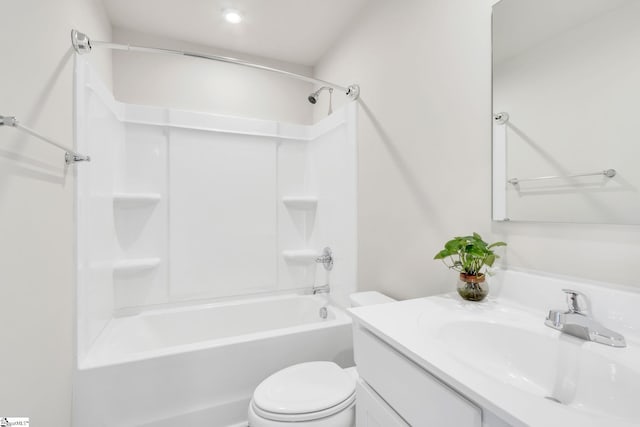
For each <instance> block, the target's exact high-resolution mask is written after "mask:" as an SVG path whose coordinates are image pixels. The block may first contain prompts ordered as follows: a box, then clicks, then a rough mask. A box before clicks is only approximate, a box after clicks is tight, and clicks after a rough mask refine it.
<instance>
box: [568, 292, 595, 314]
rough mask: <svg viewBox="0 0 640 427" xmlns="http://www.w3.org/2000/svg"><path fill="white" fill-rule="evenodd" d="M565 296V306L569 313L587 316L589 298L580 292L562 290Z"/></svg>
mask: <svg viewBox="0 0 640 427" xmlns="http://www.w3.org/2000/svg"><path fill="white" fill-rule="evenodd" d="M562 291H563V292H564V293H565V294H567V305H568V306H569V311H570V312H571V313H577V314H583V315H585V316H586V315H588V314H589V311H590V307H589V298H587V296H586V295H585V294H583V293H582V292H578V291H574V290H573V289H563V290H562ZM580 297H582V301H583V304H581V303H580Z"/></svg>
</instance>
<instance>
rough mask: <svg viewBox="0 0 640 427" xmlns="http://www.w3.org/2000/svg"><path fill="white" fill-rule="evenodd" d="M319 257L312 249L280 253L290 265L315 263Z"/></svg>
mask: <svg viewBox="0 0 640 427" xmlns="http://www.w3.org/2000/svg"><path fill="white" fill-rule="evenodd" d="M320 255H321V254H320V253H319V252H318V251H315V250H313V249H299V250H289V251H282V257H283V258H284V259H285V261H287V262H288V263H291V264H311V263H313V262H315V261H316V259H317V258H318V257H319V256H320Z"/></svg>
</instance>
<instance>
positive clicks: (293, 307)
mask: <svg viewBox="0 0 640 427" xmlns="http://www.w3.org/2000/svg"><path fill="white" fill-rule="evenodd" d="M74 73H75V75H74V77H75V93H74V96H75V118H76V120H75V126H76V130H75V133H76V148H77V150H78V151H79V152H82V153H83V154H84V153H86V154H87V155H89V156H90V157H91V161H90V162H87V163H84V164H82V165H81V166H82V167H78V168H77V169H76V171H77V172H76V173H77V180H76V217H77V316H76V321H77V334H76V342H77V369H76V370H75V377H74V405H73V408H74V410H73V422H74V425H77V426H147V427H164V426H175V425H188V426H194V427H197V426H214V427H215V426H219V427H229V426H239V425H246V419H247V409H248V405H249V401H250V399H251V395H252V393H253V390H254V389H255V387H256V386H257V385H258V384H259V383H260V382H261V381H262V380H263V379H265V378H266V377H268V376H269V375H271V374H273V373H274V372H276V371H278V370H280V369H282V368H285V367H287V366H290V365H292V364H296V363H302V362H306V361H313V360H331V361H334V362H336V363H338V364H339V365H340V366H343V367H348V366H352V365H353V354H352V334H351V320H350V318H349V316H348V315H347V314H346V313H345V312H344V311H343V308H344V307H346V306H347V301H348V295H349V294H351V293H353V292H355V290H356V288H355V287H356V271H355V264H356V262H355V261H356V249H355V248H356V234H355V230H356V207H355V203H356V202H355V201H356V194H355V182H356V160H355V159H356V148H355V129H356V116H357V105H356V104H355V103H349V104H347V105H346V106H345V107H343V108H341V109H339V110H337V111H336V112H334V113H333V114H331V115H330V116H328V117H326V118H325V119H323V120H321V121H320V122H318V123H316V124H314V125H310V126H307V125H297V124H288V123H281V122H275V121H269V120H259V119H253V118H240V117H229V116H221V115H214V114H207V113H198V112H189V111H182V110H174V109H170V108H159V107H150V106H140V105H131V104H124V103H121V102H118V101H116V100H115V99H114V98H113V95H112V94H111V93H110V91H109V90H108V89H107V88H106V87H105V85H104V84H103V83H102V82H101V81H100V79H99V78H98V77H97V75H96V73H95V71H94V70H93V69H92V68H91V66H90V65H89V64H88V63H87V62H85V61H84V60H83V59H82V58H81V57H79V56H76V64H75V70H74ZM325 247H330V248H331V250H332V251H333V259H334V260H335V265H334V267H333V269H332V270H331V271H326V270H325V269H324V268H322V265H321V264H318V263H317V259H318V258H319V257H321V256H322V250H321V249H322V248H325ZM326 284H329V285H330V289H331V292H330V293H328V294H324V293H323V294H318V295H312V294H311V292H312V289H313V288H314V287H318V286H323V285H326Z"/></svg>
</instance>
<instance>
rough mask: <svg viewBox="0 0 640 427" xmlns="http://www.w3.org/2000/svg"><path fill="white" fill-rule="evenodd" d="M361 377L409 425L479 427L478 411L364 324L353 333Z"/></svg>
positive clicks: (480, 423)
mask: <svg viewBox="0 0 640 427" xmlns="http://www.w3.org/2000/svg"><path fill="white" fill-rule="evenodd" d="M353 339H354V351H355V359H356V366H357V367H358V372H359V373H360V376H361V378H362V379H363V380H364V381H365V382H366V383H367V384H368V385H369V386H370V387H371V388H372V389H373V390H374V391H375V392H376V393H377V394H378V395H380V397H381V398H382V399H384V401H385V402H387V404H388V405H389V406H391V407H392V408H393V409H394V410H395V411H396V412H397V413H398V414H399V415H400V416H401V417H402V419H404V420H406V422H407V423H409V424H410V425H411V426H413V427H481V426H482V411H481V410H480V408H479V407H477V406H476V405H474V404H473V403H471V402H470V401H469V400H467V399H466V398H465V397H464V396H462V395H460V394H459V393H457V392H456V391H455V390H453V389H451V388H450V387H449V386H447V385H445V384H444V383H442V382H441V381H440V380H438V379H437V378H435V377H434V376H432V375H431V374H429V373H428V372H427V371H426V370H424V369H423V368H422V367H420V366H418V365H416V364H415V363H413V362H412V361H410V360H409V359H407V358H406V357H405V356H404V355H402V354H401V353H399V352H398V351H397V350H395V349H394V348H392V347H391V346H390V345H388V344H387V343H386V342H384V341H382V340H381V339H380V338H378V337H376V336H375V335H373V334H372V333H371V332H369V331H368V330H366V329H364V328H361V327H360V328H356V329H355V333H354V336H353Z"/></svg>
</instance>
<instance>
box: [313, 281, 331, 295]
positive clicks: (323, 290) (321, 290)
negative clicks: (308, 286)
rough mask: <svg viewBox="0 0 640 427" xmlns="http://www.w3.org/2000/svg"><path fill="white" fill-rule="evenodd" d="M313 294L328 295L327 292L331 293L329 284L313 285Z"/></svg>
mask: <svg viewBox="0 0 640 427" xmlns="http://www.w3.org/2000/svg"><path fill="white" fill-rule="evenodd" d="M312 291H313V294H314V295H316V294H328V293H329V292H331V288H329V284H328V283H327V284H326V285H319V286H316V285H313V288H312Z"/></svg>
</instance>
